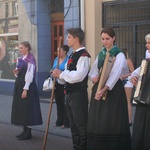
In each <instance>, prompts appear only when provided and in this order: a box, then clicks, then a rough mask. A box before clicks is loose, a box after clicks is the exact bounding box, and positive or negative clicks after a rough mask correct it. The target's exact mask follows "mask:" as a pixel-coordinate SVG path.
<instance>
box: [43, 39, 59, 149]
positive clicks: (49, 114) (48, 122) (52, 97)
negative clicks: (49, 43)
mask: <svg viewBox="0 0 150 150" xmlns="http://www.w3.org/2000/svg"><path fill="white" fill-rule="evenodd" d="M61 40H62V37H60V38H59V44H58V61H57V66H56V68H58V67H59V58H60V46H61ZM55 83H56V78H54V83H53V88H52V92H51V97H50V107H49V111H48V119H47V126H46V131H45V135H44V141H43V146H42V150H45V147H46V142H47V136H48V130H49V125H50V117H51V112H52V105H53V99H54V90H55Z"/></svg>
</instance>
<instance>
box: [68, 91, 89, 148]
mask: <svg viewBox="0 0 150 150" xmlns="http://www.w3.org/2000/svg"><path fill="white" fill-rule="evenodd" d="M66 110H67V114H68V117H69V121H70V128H71V134H72V141H73V148H74V150H86V149H87V116H88V95H87V91H86V90H85V91H82V90H79V91H76V92H71V93H69V94H67V95H66Z"/></svg>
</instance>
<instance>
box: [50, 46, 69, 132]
mask: <svg viewBox="0 0 150 150" xmlns="http://www.w3.org/2000/svg"><path fill="white" fill-rule="evenodd" d="M68 51H69V46H68V45H61V46H60V52H59V49H58V50H57V52H59V58H58V56H57V57H56V58H55V60H54V62H53V67H52V70H51V72H52V71H53V70H54V69H55V68H56V67H57V62H58V61H59V66H58V68H59V69H60V70H62V71H63V70H64V69H65V64H66V63H67V61H68V55H67V53H68ZM58 59H59V60H58ZM54 92H55V100H56V107H57V119H56V123H55V125H54V127H58V126H61V129H64V128H68V127H70V125H69V119H68V116H67V113H66V107H65V102H64V97H65V93H64V83H58V81H57V80H56V83H55V90H54Z"/></svg>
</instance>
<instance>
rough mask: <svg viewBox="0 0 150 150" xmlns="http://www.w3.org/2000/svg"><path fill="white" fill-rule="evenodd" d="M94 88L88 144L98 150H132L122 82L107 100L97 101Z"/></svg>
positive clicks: (110, 92)
mask: <svg viewBox="0 0 150 150" xmlns="http://www.w3.org/2000/svg"><path fill="white" fill-rule="evenodd" d="M97 86H98V85H95V86H94V87H93V91H92V95H91V102H90V108H89V115H88V125H87V143H88V146H89V147H93V148H95V149H96V150H130V149H131V134H130V128H129V121H128V109H127V100H126V95H125V91H124V87H123V84H122V82H121V80H118V82H117V83H116V85H115V86H114V88H113V89H112V90H111V91H108V92H107V98H106V100H99V101H98V100H95V99H94V96H95V93H96V90H97Z"/></svg>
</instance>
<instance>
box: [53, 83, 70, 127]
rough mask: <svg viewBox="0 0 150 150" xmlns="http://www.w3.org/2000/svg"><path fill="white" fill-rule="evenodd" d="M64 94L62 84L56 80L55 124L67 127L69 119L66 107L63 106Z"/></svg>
mask: <svg viewBox="0 0 150 150" xmlns="http://www.w3.org/2000/svg"><path fill="white" fill-rule="evenodd" d="M64 98H65V94H64V85H62V84H59V83H58V82H56V85H55V100H56V107H57V120H56V125H57V126H61V125H64V126H67V127H69V126H70V125H69V119H68V116H67V113H66V107H65V100H64Z"/></svg>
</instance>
